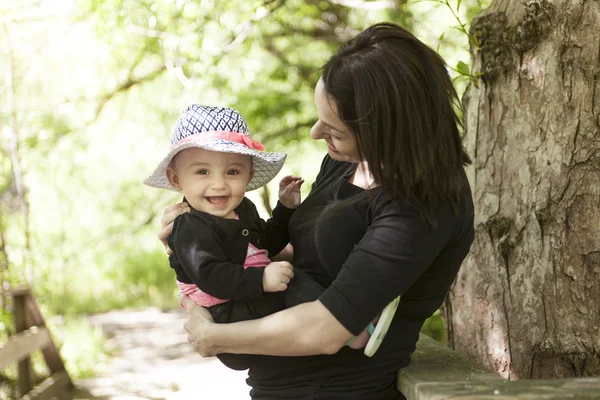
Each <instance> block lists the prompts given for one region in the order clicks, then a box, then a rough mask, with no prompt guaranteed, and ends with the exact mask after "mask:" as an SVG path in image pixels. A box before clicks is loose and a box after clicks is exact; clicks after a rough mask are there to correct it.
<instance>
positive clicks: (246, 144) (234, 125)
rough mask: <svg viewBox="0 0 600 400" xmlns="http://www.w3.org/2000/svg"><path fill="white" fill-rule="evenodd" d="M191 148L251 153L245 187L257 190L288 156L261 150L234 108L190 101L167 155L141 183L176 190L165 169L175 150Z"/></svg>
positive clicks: (181, 116) (270, 178)
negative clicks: (249, 179)
mask: <svg viewBox="0 0 600 400" xmlns="http://www.w3.org/2000/svg"><path fill="white" fill-rule="evenodd" d="M190 147H200V148H203V149H206V150H212V151H222V152H226V153H237V154H246V155H249V156H251V157H252V168H253V169H254V177H253V178H252V180H251V181H250V182H249V183H248V187H247V189H246V190H254V189H258V188H259V187H262V186H264V185H266V184H267V183H269V182H270V181H271V180H272V179H273V178H274V177H275V175H277V174H278V173H279V171H280V170H281V168H282V167H283V163H284V161H285V158H286V156H287V154H285V153H272V152H266V151H262V150H264V146H263V145H262V144H261V143H259V142H257V141H256V140H252V138H251V137H250V133H249V132H248V126H247V125H246V121H244V118H243V117H242V116H241V115H240V113H239V112H237V111H236V110H234V109H233V108H227V107H210V106H201V105H197V104H192V105H191V106H189V107H188V108H186V109H185V110H184V111H183V112H182V113H181V115H180V116H179V120H178V121H177V126H176V127H175V131H174V132H173V136H172V137H171V150H170V151H169V154H167V156H166V157H165V158H163V160H162V161H161V162H160V164H158V167H156V168H155V169H154V172H152V174H151V175H150V176H149V177H148V178H146V179H145V180H144V183H145V184H146V185H148V186H152V187H157V188H163V189H171V190H175V189H174V188H173V187H172V186H171V184H170V183H169V179H168V178H167V168H168V167H169V165H170V164H171V160H173V157H175V156H176V155H177V153H179V152H180V151H182V150H185V149H188V148H190Z"/></svg>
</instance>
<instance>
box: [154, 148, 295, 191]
mask: <svg viewBox="0 0 600 400" xmlns="http://www.w3.org/2000/svg"><path fill="white" fill-rule="evenodd" d="M192 147H200V148H202V149H205V150H211V151H220V152H225V153H236V154H245V155H248V156H251V157H252V169H253V170H254V176H253V177H252V180H250V182H249V183H248V187H247V188H246V190H247V191H250V190H255V189H258V188H260V187H263V186H264V185H266V184H267V183H269V182H270V181H271V180H273V178H275V176H276V175H277V174H278V173H279V171H281V168H282V167H283V163H284V162H285V158H286V157H287V154H285V153H275V152H266V151H257V150H254V149H250V148H248V147H246V146H245V145H243V144H241V143H236V142H231V141H229V140H223V139H209V140H198V141H188V142H186V143H183V144H181V145H179V146H175V147H174V148H172V149H171V151H169V154H167V156H166V157H165V158H163V160H162V161H161V162H160V164H158V166H157V167H156V168H155V169H154V171H153V172H152V174H151V175H150V176H149V177H147V178H146V179H144V184H146V185H148V186H152V187H156V188H162V189H170V190H174V191H175V189H174V188H173V187H172V186H171V184H170V183H169V178H167V168H168V167H169V165H170V164H171V161H172V160H173V158H174V157H175V156H176V155H177V153H179V152H180V151H183V150H185V149H189V148H192Z"/></svg>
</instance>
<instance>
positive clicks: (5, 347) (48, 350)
mask: <svg viewBox="0 0 600 400" xmlns="http://www.w3.org/2000/svg"><path fill="white" fill-rule="evenodd" d="M1 294H2V295H3V296H5V297H10V298H12V304H13V318H14V322H15V331H16V334H15V335H13V336H11V337H10V338H9V339H8V341H7V342H6V343H0V370H2V369H4V368H6V367H7V366H9V365H11V364H13V363H18V370H17V394H18V396H19V398H20V399H22V400H34V399H35V400H47V399H52V398H53V397H55V396H56V395H57V394H58V393H59V392H60V391H62V390H63V389H65V388H72V387H73V382H72V381H71V378H70V377H69V374H68V373H67V371H66V369H65V365H64V363H63V361H62V358H61V357H60V353H59V352H58V349H57V347H56V345H55V344H54V341H53V340H52V336H51V335H50V331H49V330H48V328H47V327H46V322H45V321H44V317H43V316H42V313H41V312H40V309H39V307H38V304H37V302H36V300H35V297H34V296H33V294H32V292H31V289H30V288H29V287H27V286H20V287H17V288H14V289H11V290H8V291H4V292H2V293H1ZM36 350H41V351H42V355H43V356H44V360H45V361H46V364H47V365H48V368H49V369H50V372H51V375H50V376H49V377H48V378H46V379H45V380H44V381H42V382H41V383H40V384H39V385H37V386H36V385H35V382H34V374H33V368H32V364H31V354H32V353H33V352H34V351H36Z"/></svg>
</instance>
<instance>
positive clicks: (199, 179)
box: [172, 147, 253, 218]
mask: <svg viewBox="0 0 600 400" xmlns="http://www.w3.org/2000/svg"><path fill="white" fill-rule="evenodd" d="M172 170H173V171H174V174H175V175H176V176H175V178H174V180H175V181H176V183H177V184H178V185H179V188H180V189H181V190H182V191H183V194H184V196H185V198H186V200H187V201H188V203H189V204H190V206H192V207H193V208H195V209H196V210H198V211H203V212H206V213H209V214H212V215H216V216H219V217H224V218H235V213H234V211H233V210H234V209H235V208H236V207H237V206H238V205H239V204H240V203H241V201H242V199H243V198H244V195H245V194H246V187H247V186H248V183H249V182H250V180H251V179H252V176H253V171H252V160H251V158H250V156H246V155H243V154H235V153H224V152H218V151H210V150H204V149H201V148H198V147H193V148H189V149H185V150H183V151H182V152H180V153H179V154H177V156H176V157H175V160H174V163H173V168H172Z"/></svg>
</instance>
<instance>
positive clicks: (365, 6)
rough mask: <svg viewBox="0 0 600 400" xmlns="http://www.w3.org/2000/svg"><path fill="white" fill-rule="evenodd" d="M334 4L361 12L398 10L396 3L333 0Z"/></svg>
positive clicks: (383, 0)
mask: <svg viewBox="0 0 600 400" xmlns="http://www.w3.org/2000/svg"><path fill="white" fill-rule="evenodd" d="M331 2H332V3H335V4H339V5H341V6H344V7H349V8H357V9H360V10H368V11H376V10H386V9H395V8H398V4H397V3H396V2H395V1H385V0H382V1H360V0H331Z"/></svg>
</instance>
